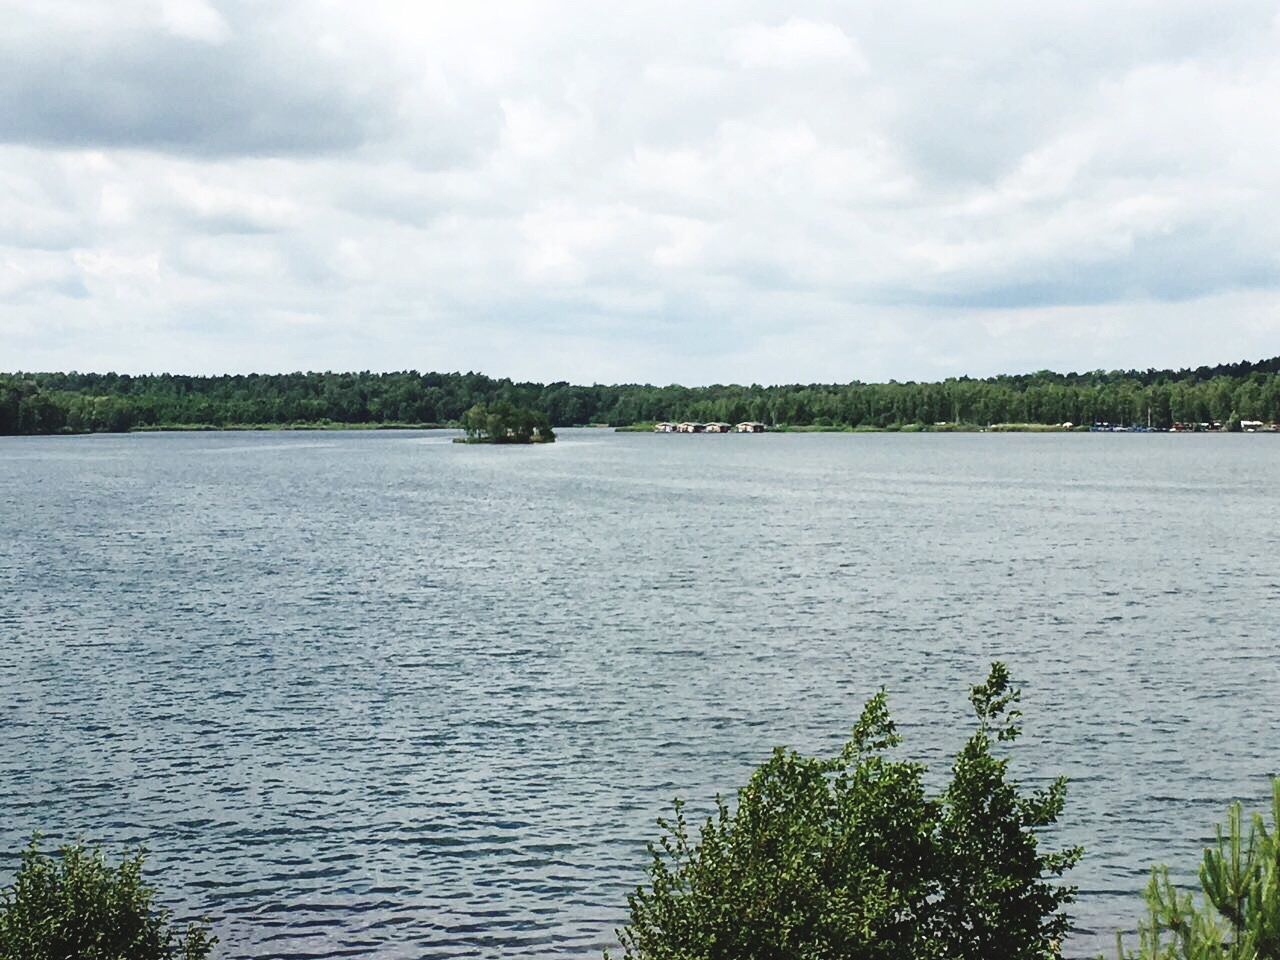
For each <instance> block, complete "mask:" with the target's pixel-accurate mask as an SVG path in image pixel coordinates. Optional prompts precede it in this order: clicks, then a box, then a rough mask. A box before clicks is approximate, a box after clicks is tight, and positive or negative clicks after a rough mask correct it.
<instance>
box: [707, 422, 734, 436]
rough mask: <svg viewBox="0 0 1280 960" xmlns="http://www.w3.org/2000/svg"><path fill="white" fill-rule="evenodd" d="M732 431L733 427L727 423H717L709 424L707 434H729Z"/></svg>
mask: <svg viewBox="0 0 1280 960" xmlns="http://www.w3.org/2000/svg"><path fill="white" fill-rule="evenodd" d="M732 429H733V427H731V426H730V425H729V424H727V423H720V422H716V423H708V424H707V433H729V432H730V431H731V430H732Z"/></svg>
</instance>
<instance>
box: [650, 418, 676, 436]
mask: <svg viewBox="0 0 1280 960" xmlns="http://www.w3.org/2000/svg"><path fill="white" fill-rule="evenodd" d="M653 432H654V433H675V432H676V425H675V424H674V423H667V422H666V421H665V420H664V421H663V422H662V423H655V424H654V425H653Z"/></svg>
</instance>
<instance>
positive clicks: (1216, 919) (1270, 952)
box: [1116, 779, 1280, 960]
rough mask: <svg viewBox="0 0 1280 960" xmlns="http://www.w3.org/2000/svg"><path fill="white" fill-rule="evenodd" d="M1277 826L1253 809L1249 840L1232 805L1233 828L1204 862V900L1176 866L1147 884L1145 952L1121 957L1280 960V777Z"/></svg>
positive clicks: (1142, 926) (1142, 931) (1274, 814)
mask: <svg viewBox="0 0 1280 960" xmlns="http://www.w3.org/2000/svg"><path fill="white" fill-rule="evenodd" d="M1271 791H1272V797H1271V829H1269V830H1268V829H1267V825H1266V822H1265V821H1264V820H1263V818H1262V816H1261V815H1260V814H1254V816H1253V818H1252V822H1251V823H1250V825H1249V835H1248V838H1247V840H1246V838H1245V836H1244V829H1243V823H1242V814H1241V808H1240V804H1238V803H1237V804H1234V805H1232V806H1231V807H1230V808H1229V809H1228V811H1227V832H1226V834H1225V835H1224V834H1223V832H1222V827H1221V826H1218V827H1217V831H1216V832H1217V843H1216V844H1215V846H1214V847H1208V848H1206V849H1205V851H1204V859H1203V860H1202V861H1201V864H1200V889H1201V894H1202V895H1201V898H1200V901H1199V902H1198V903H1197V901H1196V899H1195V898H1194V897H1193V896H1192V895H1191V894H1190V893H1181V892H1179V891H1178V890H1177V888H1175V887H1174V885H1173V883H1172V882H1171V881H1170V880H1169V868H1168V867H1157V868H1155V869H1154V870H1153V871H1152V872H1151V881H1150V883H1148V885H1147V891H1146V901H1147V911H1148V912H1147V918H1146V919H1145V920H1144V921H1143V922H1141V923H1139V924H1138V952H1137V953H1136V954H1135V953H1126V952H1125V950H1124V946H1123V944H1122V943H1121V942H1120V938H1119V937H1117V938H1116V939H1117V945H1116V946H1117V953H1118V955H1119V956H1120V957H1121V960H1280V779H1277V780H1275V781H1273V782H1272V785H1271Z"/></svg>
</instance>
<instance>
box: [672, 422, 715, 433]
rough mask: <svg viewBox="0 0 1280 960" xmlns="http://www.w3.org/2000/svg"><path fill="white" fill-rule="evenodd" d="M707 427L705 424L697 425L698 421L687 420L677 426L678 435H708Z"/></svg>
mask: <svg viewBox="0 0 1280 960" xmlns="http://www.w3.org/2000/svg"><path fill="white" fill-rule="evenodd" d="M706 432H707V425H706V424H705V423H697V422H696V421H692V420H686V421H685V422H684V423H678V424H676V433H706Z"/></svg>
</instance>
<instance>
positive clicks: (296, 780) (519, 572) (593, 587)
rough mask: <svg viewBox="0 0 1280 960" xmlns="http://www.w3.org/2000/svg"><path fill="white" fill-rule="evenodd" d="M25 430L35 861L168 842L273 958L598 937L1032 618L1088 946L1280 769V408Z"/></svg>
mask: <svg viewBox="0 0 1280 960" xmlns="http://www.w3.org/2000/svg"><path fill="white" fill-rule="evenodd" d="M445 436H446V435H444V434H430V433H426V434H406V433H382V434H371V433H331V434H315V433H305V434H278V433H273V434H204V435H199V434H188V435H134V436H121V437H89V438H52V439H3V440H0V543H3V551H0V811H2V812H3V816H0V851H3V853H2V854H0V881H5V882H7V879H8V878H9V876H10V875H11V872H12V869H13V866H14V862H15V858H14V856H13V854H14V852H15V851H16V849H17V848H18V847H19V846H21V845H22V843H23V842H24V840H25V838H26V837H27V836H28V835H29V834H30V833H31V831H33V830H35V829H37V828H39V829H41V830H42V831H44V832H45V833H46V834H47V835H48V836H49V837H50V838H51V839H54V840H56V839H60V838H67V837H72V836H83V837H85V838H88V839H103V840H107V841H109V842H112V843H119V842H128V843H145V844H146V845H147V846H148V847H149V848H150V849H151V851H152V857H151V865H152V867H153V868H154V870H155V874H154V876H155V877H156V878H157V879H158V880H159V882H160V885H161V887H162V889H163V890H164V893H165V895H166V896H168V897H169V899H170V902H171V903H172V904H173V905H174V906H175V907H176V908H177V909H178V911H179V913H180V914H183V915H187V914H190V913H193V912H195V913H208V914H210V915H211V916H212V917H213V918H214V920H215V925H216V928H217V933H218V934H219V936H220V937H221V938H222V947H221V948H220V951H219V955H220V956H221V957H224V958H230V957H315V956H340V955H349V956H361V957H372V956H376V957H444V956H463V955H466V956H495V957H496V956H502V957H513V956H528V957H534V956H537V957H549V956H586V955H590V954H593V953H595V954H597V955H598V952H599V950H600V948H601V947H603V946H605V945H607V944H609V943H610V942H611V941H612V931H613V928H614V927H615V926H616V925H617V924H618V923H619V921H620V920H621V918H622V915H623V908H624V895H625V892H626V891H627V890H628V889H629V888H630V887H632V886H634V885H635V884H636V883H637V882H639V881H640V880H641V879H642V877H643V869H644V866H645V863H646V857H645V854H644V843H645V841H646V840H647V839H650V838H652V837H654V836H655V830H654V827H653V820H654V818H655V817H656V816H659V815H661V814H663V813H664V812H666V810H667V808H668V804H669V801H670V799H671V798H672V797H673V796H674V795H676V794H681V795H683V796H686V797H688V798H690V800H691V803H692V805H693V806H694V807H695V808H696V807H703V808H705V806H706V805H707V804H708V802H709V801H710V800H711V798H712V797H713V796H714V794H715V792H716V791H724V792H728V791H732V790H733V789H734V788H735V787H736V786H737V785H739V784H740V783H741V782H742V781H743V780H744V778H745V777H746V776H747V774H748V772H749V771H750V769H751V768H752V766H753V765H754V764H756V763H758V762H759V761H761V760H762V759H763V758H764V757H765V756H766V755H767V753H768V751H769V749H770V748H771V747H772V746H773V745H774V744H778V743H786V744H791V745H793V746H796V747H799V748H803V749H806V750H833V749H834V748H835V747H836V745H837V744H838V743H839V742H840V740H841V739H842V738H843V736H844V735H845V733H846V731H847V729H848V727H849V726H850V724H851V723H852V722H853V720H854V719H855V718H856V716H857V713H858V710H859V708H860V706H861V703H862V701H863V700H864V699H865V698H866V697H867V696H868V695H869V694H870V693H871V692H873V691H874V690H875V689H876V688H877V687H878V686H879V685H881V684H884V685H885V686H887V687H888V689H889V691H890V694H891V697H892V705H893V707H894V709H895V713H896V714H897V716H898V717H899V718H900V720H902V721H903V726H904V728H905V729H904V732H905V734H906V737H907V748H908V750H909V751H911V752H913V753H915V754H916V755H917V756H920V757H922V758H924V759H926V760H930V761H933V762H934V763H936V764H938V766H939V768H941V767H942V765H943V763H944V758H945V755H946V753H947V751H949V750H952V749H954V748H955V747H956V746H957V745H958V744H959V743H960V741H961V740H962V739H963V738H964V736H965V733H966V730H967V726H966V722H965V717H966V713H965V710H966V704H965V701H964V693H965V690H966V688H967V685H968V684H970V683H973V682H975V681H976V680H978V679H980V678H981V677H982V676H983V675H984V672H985V667H986V665H987V664H988V663H989V661H990V660H991V659H993V658H996V657H1000V658H1004V659H1006V660H1007V661H1008V662H1009V663H1010V665H1011V667H1012V669H1013V671H1014V674H1015V676H1016V677H1017V678H1018V680H1019V681H1020V682H1021V683H1022V685H1023V688H1024V700H1025V704H1024V706H1025V710H1026V714H1027V736H1026V738H1025V740H1024V741H1020V744H1019V748H1018V751H1017V756H1016V759H1015V763H1016V768H1017V770H1018V771H1019V772H1020V773H1021V774H1022V775H1023V777H1024V779H1025V780H1026V781H1028V782H1034V781H1039V780H1043V779H1045V778H1047V777H1049V776H1051V775H1053V774H1056V773H1065V774H1067V775H1068V776H1070V777H1071V778H1072V787H1071V793H1070V797H1069V803H1068V810H1067V814H1066V816H1065V818H1064V819H1065V827H1064V829H1063V830H1062V831H1061V834H1060V839H1062V840H1064V841H1068V842H1079V843H1082V844H1084V845H1085V846H1086V847H1087V848H1088V853H1087V856H1086V859H1085V860H1084V862H1083V863H1082V865H1081V866H1080V867H1079V868H1078V869H1077V870H1076V872H1075V875H1074V876H1075V880H1076V881H1077V882H1078V883H1079V885H1080V887H1081V897H1080V902H1079V904H1078V906H1077V908H1076V910H1075V914H1076V917H1077V922H1078V925H1079V926H1080V928H1081V932H1080V933H1079V934H1078V935H1077V937H1076V939H1075V941H1074V944H1075V948H1076V951H1077V952H1084V951H1085V950H1086V949H1087V948H1089V947H1091V946H1093V945H1094V944H1101V943H1103V942H1107V941H1109V939H1110V937H1111V931H1112V930H1113V929H1115V928H1116V927H1117V926H1130V925H1131V924H1132V922H1133V920H1134V917H1135V916H1136V909H1137V901H1136V896H1135V894H1136V891H1137V890H1139V889H1140V887H1141V886H1142V884H1143V881H1144V876H1145V873H1146V871H1147V870H1148V868H1149V866H1150V864H1151V863H1152V862H1154V861H1158V860H1169V861H1171V862H1174V863H1177V864H1181V865H1183V866H1185V867H1187V868H1190V867H1192V866H1193V865H1194V863H1193V861H1194V859H1195V858H1196V857H1197V856H1198V852H1199V848H1200V845H1201V843H1202V841H1203V840H1204V839H1205V837H1206V836H1207V835H1208V834H1209V831H1210V826H1211V824H1212V823H1213V822H1214V821H1215V820H1216V819H1218V817H1219V815H1220V813H1221V811H1222V809H1223V808H1224V806H1225V804H1226V803H1227V802H1228V801H1229V800H1230V799H1232V798H1235V797H1240V798H1243V799H1245V800H1247V801H1249V802H1251V803H1253V804H1254V805H1260V804H1261V802H1262V800H1263V798H1264V797H1265V796H1266V795H1267V793H1268V782H1269V777H1270V776H1271V775H1272V774H1274V773H1277V772H1280V748H1277V745H1276V744H1277V740H1276V735H1275V731H1276V729H1277V725H1278V723H1280V692H1278V691H1280V686H1278V681H1280V669H1278V668H1277V660H1276V641H1277V639H1278V633H1280V631H1278V630H1277V627H1278V626H1280V607H1278V606H1277V600H1278V599H1280V563H1278V562H1277V534H1278V533H1280V506H1278V503H1280V501H1278V499H1277V497H1276V496H1275V483H1276V478H1277V476H1280V440H1277V438H1274V437H1265V436H1140V435H1139V436H1134V435H1129V436H1123V435H1120V436H1104V435H1055V436H1017V435H1001V436H997V435H970V436H944V435H934V436H908V435H902V436H892V435H858V436H855V435H765V436H753V437H737V436H730V437H711V436H700V437H676V436H652V435H634V434H633V435H625V434H612V433H606V432H603V431H565V432H564V434H563V437H562V440H561V442H559V443H557V444H555V445H554V446H550V447H535V448H524V449H500V448H485V447H466V448H464V447H460V446H455V445H452V444H450V443H448V442H447V440H446V439H445Z"/></svg>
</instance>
